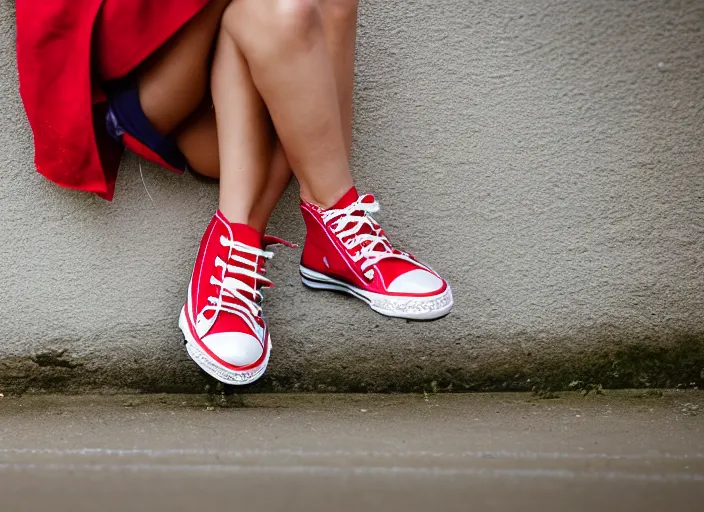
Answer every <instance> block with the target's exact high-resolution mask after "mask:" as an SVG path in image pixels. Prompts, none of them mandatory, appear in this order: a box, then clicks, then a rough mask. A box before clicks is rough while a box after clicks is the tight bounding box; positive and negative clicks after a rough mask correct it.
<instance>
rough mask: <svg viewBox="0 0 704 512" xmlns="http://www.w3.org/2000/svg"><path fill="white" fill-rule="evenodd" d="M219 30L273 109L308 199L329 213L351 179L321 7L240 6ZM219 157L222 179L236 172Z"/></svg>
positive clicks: (283, 0)
mask: <svg viewBox="0 0 704 512" xmlns="http://www.w3.org/2000/svg"><path fill="white" fill-rule="evenodd" d="M221 26H222V34H224V37H228V38H230V39H231V40H232V42H233V43H234V44H235V45H236V47H237V48H238V49H239V50H240V51H241V54H242V57H243V62H246V63H247V65H248V69H249V72H250V73H251V80H252V84H253V85H254V87H255V88H256V90H257V91H258V92H259V94H261V97H262V98H263V102H264V103H266V107H268V111H269V113H270V115H271V118H272V120H273V123H274V125H275V127H276V132H277V133H278V136H279V138H280V140H281V142H282V145H283V147H284V151H285V153H286V156H287V157H288V161H289V163H290V164H291V167H292V168H293V171H294V173H295V174H296V177H297V178H298V180H299V182H300V183H301V193H302V197H303V198H304V199H306V200H309V201H313V202H316V203H317V204H319V205H321V206H331V205H332V204H334V203H335V202H336V200H337V199H338V198H339V197H341V196H342V194H344V193H345V192H346V191H347V190H348V189H349V188H350V187H351V186H352V176H351V174H350V170H349V164H348V158H347V150H346V144H345V137H344V134H343V129H342V116H341V114H340V108H339V102H338V92H337V84H336V79H335V73H334V68H333V65H332V59H331V58H330V55H329V52H328V46H327V42H326V39H325V32H324V29H323V23H322V16H321V10H320V8H319V5H318V1H317V0H236V1H235V2H233V3H232V4H230V6H229V7H228V8H227V9H226V11H225V14H224V16H223V20H222V25H221ZM262 34H266V37H262ZM245 59H246V60H245ZM216 110H217V103H216ZM218 115H219V114H218ZM218 125H220V121H218ZM220 140H229V139H223V138H222V137H220ZM220 154H221V179H222V177H224V176H225V173H226V172H230V170H229V168H228V167H227V166H226V165H225V162H223V161H222V156H223V152H222V151H221V153H220ZM233 185H234V184H233ZM223 188H225V187H224V186H223V185H222V184H221V191H222V189H223ZM222 194H223V192H221V198H223V197H229V193H228V192H227V191H225V192H224V196H223V195H222ZM234 195H235V196H237V194H236V193H234Z"/></svg>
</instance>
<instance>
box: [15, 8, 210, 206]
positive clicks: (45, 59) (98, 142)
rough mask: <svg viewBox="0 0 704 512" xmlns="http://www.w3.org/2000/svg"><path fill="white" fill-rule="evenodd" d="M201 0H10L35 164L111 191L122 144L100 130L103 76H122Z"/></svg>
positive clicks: (85, 186)
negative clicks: (15, 13)
mask: <svg viewBox="0 0 704 512" xmlns="http://www.w3.org/2000/svg"><path fill="white" fill-rule="evenodd" d="M207 3H208V0H16V4H15V6H16V12H17V67H18V70H19V80H20V95H21V96H22V101H23V102H24V107H25V110H26V112H27V118H28V119H29V124H30V126H31V127H32V131H33V133H34V153H35V154H34V160H35V164H36V167H37V171H39V172H40V173H41V174H43V175H44V176H45V177H47V178H48V179H50V180H51V181H53V182H55V183H57V184H59V185H61V186H64V187H68V188H73V189H78V190H84V191H89V192H94V193H96V194H98V195H100V196H101V197H104V198H105V199H112V197H113V193H114V189H115V178H116V176H117V168H118V166H119V163H120V158H121V156H122V148H121V147H120V146H119V145H118V144H117V143H116V142H114V141H113V140H112V139H110V138H109V137H108V135H107V132H106V131H105V128H104V124H105V120H104V117H105V111H106V104H105V95H104V94H103V92H102V90H101V82H102V81H103V80H112V79H116V78H121V77H123V76H125V75H127V74H128V73H130V71H132V70H133V69H134V68H135V67H136V66H137V65H139V64H140V63H141V62H142V61H143V60H144V59H145V58H146V57H148V56H149V55H150V54H151V53H153V52H154V51H155V50H156V49H157V48H158V47H159V46H161V45H162V44H163V43H164V42H165V41H166V40H167V39H169V38H170V37H171V36H172V35H173V34H174V33H175V32H176V31H178V30H179V28H181V27H182V26H183V25H184V24H185V23H186V22H187V21H188V20H190V19H191V18H192V17H193V16H195V15H196V14H197V13H198V12H199V11H200V10H201V9H202V8H203V7H204V6H205V5H206V4H207Z"/></svg>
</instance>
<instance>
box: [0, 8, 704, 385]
mask: <svg viewBox="0 0 704 512" xmlns="http://www.w3.org/2000/svg"><path fill="white" fill-rule="evenodd" d="M13 9H14V3H13V2H11V1H9V0H0V50H1V51H2V56H3V58H2V60H0V66H1V68H0V123H1V128H2V129H1V130H0V148H2V154H1V156H0V166H1V168H2V175H3V178H2V180H0V205H1V206H0V213H1V215H2V223H1V224H0V261H2V266H1V268H0V286H1V291H2V295H1V297H0V305H1V312H2V314H1V315H0V340H2V345H0V391H2V390H5V391H13V390H14V391H21V390H26V389H35V388H54V389H89V388H100V389H109V388H117V389H140V390H177V389H179V390H194V391H197V390H201V389H203V386H204V385H205V384H206V382H207V381H206V379H204V378H203V377H202V376H201V375H200V374H199V372H198V371H197V370H196V369H195V367H194V365H192V364H191V363H190V362H189V360H188V359H187V356H186V354H185V351H184V350H183V348H182V346H181V336H180V332H179V331H178V329H177V326H176V319H177V314H178V311H179V308H180V307H181V305H182V303H183V300H184V292H185V288H186V285H187V281H188V277H189V272H190V268H191V265H192V263H193V259H194V256H195V251H196V247H197V244H198V241H199V238H200V236H201V233H202V231H203V229H204V227H205V225H206V223H207V221H208V219H209V217H210V216H211V214H212V212H213V210H214V208H215V206H216V191H217V190H216V186H215V185H213V184H208V183H204V182H200V181H198V180H196V179H195V178H193V177H192V176H185V177H179V176H176V175H172V174H170V173H168V172H166V171H162V170H159V169H157V168H156V167H153V166H151V165H149V164H143V165H142V167H143V170H144V184H143V183H142V180H141V179H140V175H139V170H138V165H137V160H136V158H134V157H132V156H129V157H127V158H126V159H125V161H124V164H123V168H122V170H121V173H120V177H119V180H118V188H117V195H116V198H115V201H114V202H113V203H107V202H105V201H103V200H101V199H98V198H96V197H91V196H88V195H85V194H81V193H76V192H71V191H67V190H62V189H59V188H58V187H56V186H54V185H52V184H50V183H48V182H46V181H45V180H44V179H43V178H41V177H40V176H39V175H37V174H36V173H35V172H34V170H33V166H32V146H31V144H32V141H31V134H30V131H29V129H28V125H27V123H26V120H25V117H24V114H23V111H22V107H21V104H20V99H19V97H18V94H17V76H16V67H15V63H14V60H13V58H14V55H13V51H14V40H13V38H14V21H13ZM357 78H358V87H357V91H356V100H355V102H356V109H357V121H356V127H355V154H354V169H355V173H356V177H357V181H358V183H359V184H360V188H361V189H363V190H365V191H372V192H374V193H375V194H377V195H378V198H379V199H380V201H381V204H382V207H383V210H382V214H381V216H380V219H381V221H382V222H383V224H384V225H385V226H386V227H387V231H389V232H390V234H391V236H392V239H393V240H395V241H396V242H397V244H398V245H399V246H401V247H404V248H406V249H408V250H410V251H411V252H414V253H415V254H416V255H417V256H419V257H421V258H422V259H424V260H426V261H427V262H429V263H430V264H431V265H433V266H434V267H435V268H436V269H437V270H438V271H440V272H442V273H443V274H444V275H445V276H447V278H448V279H449V280H450V281H451V283H452V285H453V287H454V290H455V297H456V309H455V311H454V312H453V313H452V315H450V316H449V317H448V318H446V319H445V320H442V321H438V322H434V323H407V322H405V321H399V320H391V319H387V318H384V317H381V316H378V315H376V314H375V313H373V312H371V311H370V310H368V309H367V308H366V307H365V306H363V305H362V304H361V303H358V302H356V301H353V300H351V299H347V298H345V297H341V296H336V295H331V294H327V293H313V292H309V291H307V290H304V289H303V288H302V286H301V284H300V283H299V280H298V277H297V267H296V265H297V259H298V257H299V254H300V252H299V250H290V249H281V250H279V251H278V254H277V257H276V259H275V260H274V262H273V264H272V266H271V267H270V276H271V277H272V278H273V279H274V281H275V282H276V283H277V287H276V288H275V289H274V290H272V291H271V293H269V294H268V298H267V303H266V304H267V311H268V313H269V316H270V318H271V327H272V331H273V337H274V354H273V357H272V361H271V364H270V369H269V372H268V375H267V377H266V379H265V380H264V381H263V382H262V383H261V385H260V387H259V389H318V390H399V389H406V390H408V389H415V390H418V389H423V388H424V387H425V388H432V387H439V388H446V387H449V386H451V387H452V389H454V390H463V389H487V388H494V389H506V388H521V389H525V388H528V389H530V388H532V387H533V386H537V388H539V389H541V388H542V389H546V388H554V387H566V386H569V384H570V383H572V382H573V381H582V384H576V386H580V387H584V386H590V385H598V384H603V385H604V386H648V385H678V384H686V383H692V382H697V381H701V380H704V375H703V374H702V373H703V372H704V236H703V235H704V147H703V146H704V2H702V1H701V0H695V1H687V0H672V1H663V0H630V1H618V2H613V1H611V0H592V1H589V2H584V1H581V0H535V1H532V2H525V1H522V0H503V1H497V2H486V1H478V0H404V1H397V2H374V1H371V0H367V1H364V2H363V3H362V6H361V15H360V24H359V52H358V69H357ZM145 185H146V188H147V189H148V190H149V193H150V194H151V198H152V199H150V197H149V196H148V194H147V191H146V190H145ZM270 231H271V232H272V233H275V234H277V235H280V236H283V237H286V238H288V239H292V240H294V241H302V240H303V237H304V231H303V225H302V221H301V219H300V215H299V213H298V210H297V205H296V191H295V190H294V189H291V190H289V192H288V194H287V195H286V197H285V199H284V201H283V202H282V203H281V205H280V207H279V209H278V211H277V212H276V215H275V217H274V220H273V222H272V224H271V229H270ZM433 382H435V384H432V383H433Z"/></svg>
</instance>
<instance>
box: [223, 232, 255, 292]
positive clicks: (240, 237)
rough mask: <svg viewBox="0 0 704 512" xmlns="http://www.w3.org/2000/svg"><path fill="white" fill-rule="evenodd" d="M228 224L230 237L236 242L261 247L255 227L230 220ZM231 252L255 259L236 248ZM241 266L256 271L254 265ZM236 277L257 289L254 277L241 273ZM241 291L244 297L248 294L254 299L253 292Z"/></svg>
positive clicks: (231, 262)
mask: <svg viewBox="0 0 704 512" xmlns="http://www.w3.org/2000/svg"><path fill="white" fill-rule="evenodd" d="M229 224H230V229H232V238H233V239H234V240H235V241H236V242H240V243H242V244H244V245H248V246H250V247H255V248H257V249H261V248H262V234H261V233H260V232H259V231H257V230H256V229H254V228H253V227H251V226H248V225H247V224H239V223H236V222H230V223H229ZM233 253H235V254H236V255H237V256H239V257H240V258H244V259H246V260H249V261H251V262H252V263H254V262H256V260H257V257H256V256H255V255H253V254H249V253H246V252H241V251H238V250H237V249H234V250H233ZM228 263H229V264H230V265H233V264H236V263H234V262H233V261H229V262H228ZM260 263H262V262H261V261H260ZM242 266H243V267H244V268H246V269H247V270H252V271H255V270H256V271H257V272H258V269H255V268H254V266H251V267H250V266H246V265H242ZM236 277H237V279H239V280H240V281H242V282H243V283H245V284H247V285H248V286H251V287H252V288H254V289H255V290H256V289H257V283H256V280H255V279H252V278H250V277H247V276H244V275H242V274H237V275H236ZM241 293H242V294H243V295H245V296H246V297H247V296H248V298H249V299H251V300H254V299H255V297H254V294H247V293H244V292H241Z"/></svg>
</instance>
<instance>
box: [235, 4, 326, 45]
mask: <svg viewBox="0 0 704 512" xmlns="http://www.w3.org/2000/svg"><path fill="white" fill-rule="evenodd" d="M222 25H223V27H224V28H225V30H227V31H229V32H230V33H233V34H237V33H238V32H240V28H241V27H245V28H249V29H250V30H251V29H254V30H255V31H256V32H255V33H259V34H261V35H262V43H261V44H262V46H264V45H266V43H267V42H274V41H276V40H279V41H281V40H288V41H290V40H295V39H306V38H308V37H310V36H311V35H312V34H313V33H314V32H315V30H316V29H317V28H318V27H319V26H320V0H268V1H261V0H237V1H236V2H232V3H231V4H230V6H229V7H228V8H227V9H226V10H225V14H224V16H223V19H222Z"/></svg>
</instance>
